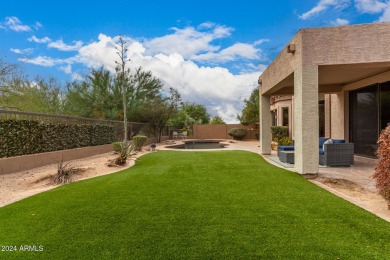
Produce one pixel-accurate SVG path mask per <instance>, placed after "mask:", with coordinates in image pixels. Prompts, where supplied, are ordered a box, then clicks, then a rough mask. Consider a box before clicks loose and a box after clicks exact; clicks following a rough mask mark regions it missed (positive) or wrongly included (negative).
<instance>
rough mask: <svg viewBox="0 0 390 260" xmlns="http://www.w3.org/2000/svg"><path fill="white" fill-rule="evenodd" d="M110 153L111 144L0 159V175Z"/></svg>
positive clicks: (148, 141) (163, 139)
mask: <svg viewBox="0 0 390 260" xmlns="http://www.w3.org/2000/svg"><path fill="white" fill-rule="evenodd" d="M168 138H169V137H168V136H162V137H161V142H163V141H166V140H168ZM155 142H156V139H155V138H148V139H147V140H146V142H145V145H149V144H151V143H155ZM111 151H113V147H112V144H105V145H98V146H89V147H83V148H76V149H69V150H61V151H55V152H48V153H37V154H30V155H23V156H15V157H9V158H1V159H0V174H7V173H12V172H18V171H26V170H30V169H34V168H37V167H41V166H45V165H49V164H53V163H58V162H60V161H61V160H64V161H70V160H77V159H82V158H86V157H90V156H94V155H98V154H102V153H107V152H111Z"/></svg>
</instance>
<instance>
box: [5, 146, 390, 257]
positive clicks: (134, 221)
mask: <svg viewBox="0 0 390 260" xmlns="http://www.w3.org/2000/svg"><path fill="white" fill-rule="evenodd" d="M0 245H1V246H2V250H4V246H17V248H18V251H16V252H4V251H1V252H0V259H7V258H15V257H22V256H23V258H24V259H25V258H31V259H37V258H40V257H41V258H46V259H65V258H67V259H76V258H79V259H101V258H105V259H117V258H123V259H139V258H141V259H142V258H150V259H156V258H159V259H175V258H180V259H193V258H197V259H199V258H202V259H205V258H213V259H224V258H242V259H247V258H265V259H269V258H283V259H294V258H295V259H302V258H303V259H389V256H390V223H388V222H386V221H384V220H381V219H380V218H378V217H376V216H374V215H372V214H370V213H368V212H366V211H364V210H363V209H360V208H358V207H356V206H354V205H352V204H350V203H348V202H346V201H344V200H342V199H340V198H338V197H336V196H334V195H332V194H330V193H328V192H327V191H324V190H322V189H320V188H318V187H317V186H315V185H314V184H312V183H310V182H308V181H307V180H305V179H304V178H302V177H300V176H299V175H297V174H294V173H291V172H288V171H285V170H282V169H279V168H276V167H274V166H272V165H269V164H268V163H266V162H265V161H264V160H263V159H262V158H261V157H260V156H259V155H257V154H253V153H249V152H243V151H222V152H173V151H169V152H168V151H167V152H156V153H152V154H148V155H146V156H144V157H141V159H140V161H139V162H138V163H137V164H136V165H135V166H134V167H132V168H130V169H128V170H125V171H121V172H118V173H115V174H111V175H107V176H102V177H98V178H94V179H89V180H85V181H81V182H77V183H73V184H70V185H65V186H62V187H59V188H56V189H54V190H51V191H48V192H44V193H41V194H38V195H36V196H33V197H30V198H28V199H25V200H23V201H20V202H17V203H13V204H11V205H8V206H6V207H3V208H0ZM21 245H30V246H33V245H35V246H36V247H37V250H39V246H40V245H42V246H43V251H41V252H22V251H20V250H19V249H20V246H21Z"/></svg>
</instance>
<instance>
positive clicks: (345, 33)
mask: <svg viewBox="0 0 390 260" xmlns="http://www.w3.org/2000/svg"><path fill="white" fill-rule="evenodd" d="M389 39H390V23H374V24H360V25H349V26H339V27H323V28H309V29H302V30H300V31H299V32H298V33H297V34H296V35H295V37H294V38H293V39H292V40H291V41H290V42H289V43H288V44H287V45H286V46H288V45H289V44H295V46H296V51H295V53H287V51H286V49H287V47H285V48H284V49H283V50H282V51H281V52H280V54H279V55H278V56H277V57H276V58H275V60H274V61H273V62H272V63H271V64H270V65H269V66H268V68H267V69H266V70H265V71H264V72H263V74H262V75H261V76H260V79H259V80H260V82H261V89H260V91H261V93H262V94H267V95H270V94H272V93H274V92H276V91H278V90H279V89H280V88H281V87H285V86H289V87H292V84H293V78H292V77H291V75H292V74H293V73H294V71H295V70H296V69H297V68H298V67H299V66H301V65H302V64H307V65H310V64H312V65H319V66H327V65H346V66H348V65H353V64H373V66H375V64H381V63H386V64H387V63H389V62H390V52H389V51H388V48H389V47H388V46H389V42H390V40H389ZM320 84H321V82H320ZM321 88H322V87H321Z"/></svg>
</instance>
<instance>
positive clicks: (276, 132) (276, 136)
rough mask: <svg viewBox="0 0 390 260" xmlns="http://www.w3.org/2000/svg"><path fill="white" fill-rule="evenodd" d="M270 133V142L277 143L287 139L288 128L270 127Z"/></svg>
mask: <svg viewBox="0 0 390 260" xmlns="http://www.w3.org/2000/svg"><path fill="white" fill-rule="evenodd" d="M271 132H272V141H274V142H278V143H279V140H280V139H282V138H283V137H288V127H287V126H271Z"/></svg>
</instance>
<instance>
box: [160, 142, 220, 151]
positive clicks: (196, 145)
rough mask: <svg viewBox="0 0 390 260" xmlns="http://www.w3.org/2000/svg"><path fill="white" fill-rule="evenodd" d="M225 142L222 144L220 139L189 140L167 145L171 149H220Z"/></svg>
mask: <svg viewBox="0 0 390 260" xmlns="http://www.w3.org/2000/svg"><path fill="white" fill-rule="evenodd" d="M226 145H227V144H222V143H221V140H191V141H184V144H179V145H172V146H167V148H173V149H221V148H225V146H226Z"/></svg>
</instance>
